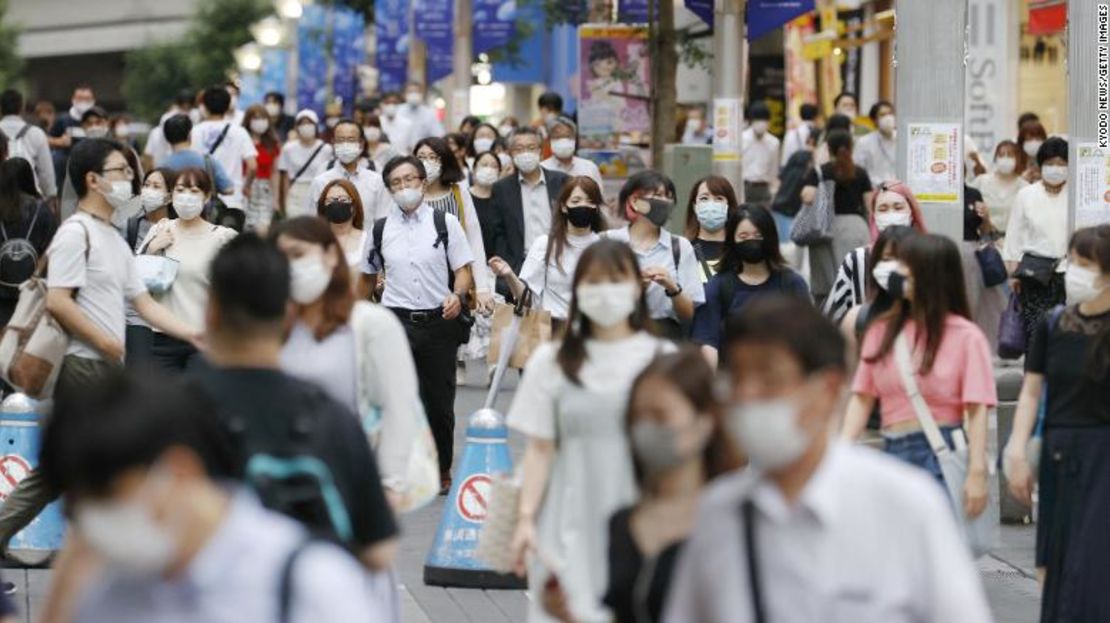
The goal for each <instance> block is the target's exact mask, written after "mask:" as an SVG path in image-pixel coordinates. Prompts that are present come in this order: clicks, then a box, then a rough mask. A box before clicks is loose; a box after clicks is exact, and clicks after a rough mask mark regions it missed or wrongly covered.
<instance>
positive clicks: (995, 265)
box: [975, 240, 1007, 288]
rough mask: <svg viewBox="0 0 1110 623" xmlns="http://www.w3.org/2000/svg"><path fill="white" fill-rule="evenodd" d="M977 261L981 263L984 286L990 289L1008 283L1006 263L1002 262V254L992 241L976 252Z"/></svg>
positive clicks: (987, 241)
mask: <svg viewBox="0 0 1110 623" xmlns="http://www.w3.org/2000/svg"><path fill="white" fill-rule="evenodd" d="M975 259H976V260H978V262H979V270H981V271H982V272H983V285H984V286H986V287H988V288H993V287H995V286H1000V285H1002V284H1004V283H1006V277H1007V273H1006V263H1005V262H1003V261H1002V254H1001V253H1000V252H999V251H998V247H997V246H995V244H994V242H992V241H990V240H984V241H983V244H981V245H979V248H978V249H976V250H975Z"/></svg>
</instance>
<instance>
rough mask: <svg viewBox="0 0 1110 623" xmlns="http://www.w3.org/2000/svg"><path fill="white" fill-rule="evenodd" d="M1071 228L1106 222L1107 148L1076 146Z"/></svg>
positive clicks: (1109, 195) (1109, 189)
mask: <svg viewBox="0 0 1110 623" xmlns="http://www.w3.org/2000/svg"><path fill="white" fill-rule="evenodd" d="M1075 153H1076V165H1075V190H1074V191H1073V192H1074V193H1075V228H1076V229H1080V228H1083V227H1091V226H1094V225H1101V224H1103V223H1107V222H1110V148H1106V147H1099V146H1098V144H1096V143H1080V144H1079V145H1077V146H1076V152H1075Z"/></svg>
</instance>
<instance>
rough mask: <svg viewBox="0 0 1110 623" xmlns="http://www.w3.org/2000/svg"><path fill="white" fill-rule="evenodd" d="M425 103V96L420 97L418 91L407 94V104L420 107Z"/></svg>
mask: <svg viewBox="0 0 1110 623" xmlns="http://www.w3.org/2000/svg"><path fill="white" fill-rule="evenodd" d="M423 101H424V96H422V95H420V93H419V92H418V91H409V92H408V93H405V103H406V104H408V105H409V106H419V105H420V104H421V103H422V102H423Z"/></svg>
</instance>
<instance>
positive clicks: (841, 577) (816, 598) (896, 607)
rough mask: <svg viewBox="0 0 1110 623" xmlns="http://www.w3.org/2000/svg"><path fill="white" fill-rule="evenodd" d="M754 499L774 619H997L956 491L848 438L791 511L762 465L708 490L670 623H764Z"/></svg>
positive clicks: (679, 574) (834, 445)
mask: <svg viewBox="0 0 1110 623" xmlns="http://www.w3.org/2000/svg"><path fill="white" fill-rule="evenodd" d="M747 499H751V500H752V502H753V503H754V505H755V511H754V516H755V522H754V541H755V544H756V548H755V549H756V556H755V559H756V566H757V569H758V573H759V574H760V586H761V590H762V595H763V604H764V608H765V613H766V616H767V619H768V620H770V621H774V622H775V623H812V622H814V621H821V622H822V623H861V622H876V623H878V622H882V623H950V622H953V621H959V622H960V623H981V622H982V623H986V622H989V621H991V620H992V618H991V613H990V610H989V608H988V605H987V599H986V595H985V594H984V592H983V586H982V583H981V581H980V579H979V574H978V572H977V571H976V569H975V565H974V564H973V562H972V560H971V556H970V554H969V553H968V549H967V545H966V544H965V543H964V541H963V538H962V535H961V534H960V532H959V531H958V529H957V526H956V522H955V515H954V513H953V512H952V508H951V505H950V503H949V501H948V500H947V498H946V497H945V493H944V491H943V489H941V487H940V486H938V484H937V482H936V481H935V480H934V479H933V478H931V477H930V476H929V475H928V474H926V472H925V471H923V470H921V469H919V468H917V467H913V466H910V465H907V464H905V463H902V462H900V461H898V460H896V459H893V458H890V457H887V456H884V455H882V454H881V453H879V452H877V451H875V450H870V449H868V448H863V447H859V446H849V445H846V444H844V443H842V442H838V441H835V442H830V444H829V448H828V451H827V453H826V455H825V457H824V458H823V459H822V461H821V464H820V465H819V466H818V467H817V470H816V471H815V472H814V473H813V475H812V476H811V477H810V480H809V482H808V483H807V484H806V485H805V488H804V489H803V490H802V492H801V494H800V496H799V497H798V499H797V501H796V502H795V504H794V505H793V506H791V505H790V504H789V503H788V502H787V501H786V500H785V498H783V496H782V493H781V491H780V490H779V488H778V486H777V485H774V484H772V483H771V482H769V481H767V480H763V479H761V478H759V477H758V475H757V474H756V473H754V472H752V471H751V470H746V471H744V472H739V473H736V474H732V475H728V476H724V477H722V478H720V479H718V480H717V482H715V483H714V484H712V485H711V486H710V487H709V489H708V490H707V491H706V492H705V493H704V494H703V495H702V502H701V507H700V509H699V511H698V512H699V515H698V519H697V523H696V524H695V526H694V529H693V531H692V532H691V537H690V539H689V540H688V541H687V543H686V545H685V547H684V549H683V551H682V553H681V554H680V558H679V561H678V564H677V567H676V569H675V575H674V578H673V581H672V584H671V590H670V593H669V596H668V601H667V606H666V612H665V614H664V617H663V620H664V621H665V622H666V623H687V622H689V621H699V622H703V623H710V622H720V623H748V622H750V621H754V616H753V611H752V600H751V590H750V589H749V576H748V558H747V548H746V547H745V539H744V525H743V520H742V514H741V512H740V508H741V504H742V503H743V502H744V501H745V500H747Z"/></svg>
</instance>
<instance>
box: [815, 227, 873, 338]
mask: <svg viewBox="0 0 1110 623" xmlns="http://www.w3.org/2000/svg"><path fill="white" fill-rule="evenodd" d="M869 252H870V248H869V247H866V246H863V247H857V248H856V249H854V250H852V252H851V253H849V254H848V255H846V256H845V257H844V261H843V262H841V263H840V269H839V270H837V271H836V281H835V282H833V286H832V290H831V291H830V292H829V297H828V298H827V299H825V309H824V310H823V311H824V312H825V315H826V316H828V317H829V319H830V320H832V321H833V322H835V323H837V324H840V321H841V320H843V319H844V315H845V314H847V313H848V310H849V309H852V308H853V307H855V306H856V305H861V304H863V303H864V302H866V300H867V256H868V254H869Z"/></svg>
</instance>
